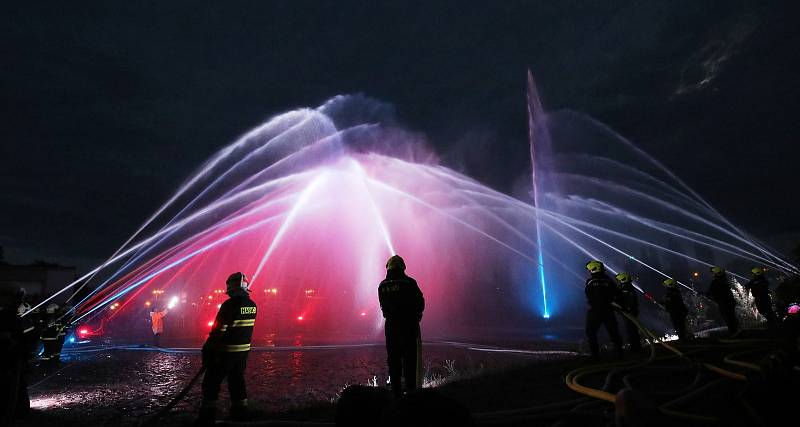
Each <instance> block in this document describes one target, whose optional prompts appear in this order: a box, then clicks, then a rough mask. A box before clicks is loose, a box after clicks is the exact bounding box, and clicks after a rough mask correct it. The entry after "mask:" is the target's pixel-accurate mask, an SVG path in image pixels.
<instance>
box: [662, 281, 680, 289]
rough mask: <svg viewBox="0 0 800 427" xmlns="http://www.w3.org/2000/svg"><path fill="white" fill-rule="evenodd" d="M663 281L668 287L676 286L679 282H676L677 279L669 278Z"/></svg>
mask: <svg viewBox="0 0 800 427" xmlns="http://www.w3.org/2000/svg"><path fill="white" fill-rule="evenodd" d="M662 283H664V286H666V287H668V288H674V287H675V284H676V283H678V282H676V281H675V279H667V280H664V282H662Z"/></svg>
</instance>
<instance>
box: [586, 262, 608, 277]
mask: <svg viewBox="0 0 800 427" xmlns="http://www.w3.org/2000/svg"><path fill="white" fill-rule="evenodd" d="M586 269H587V270H589V271H590V272H591V273H593V274H594V273H602V272H604V271H606V268H605V266H604V265H603V263H602V262H600V261H597V260H594V259H593V260H591V261H589V262H587V263H586Z"/></svg>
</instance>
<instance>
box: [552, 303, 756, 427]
mask: <svg viewBox="0 0 800 427" xmlns="http://www.w3.org/2000/svg"><path fill="white" fill-rule="evenodd" d="M615 306H616V304H615ZM615 308H617V309H618V311H619V312H620V313H621V314H622V315H623V316H625V317H626V318H627V319H628V320H630V321H631V322H632V323H633V324H634V325H636V327H637V328H638V329H639V330H640V331H641V332H642V333H643V334H644V335H645V337H647V338H649V339H648V340H647V341H648V343H649V344H650V357H648V359H647V360H646V361H645V362H643V363H639V364H632V365H631V366H630V367H631V368H635V367H637V365H641V366H644V365H647V364H649V363H651V362H652V361H653V360H654V359H655V343H659V344H661V345H662V346H663V347H664V348H666V349H667V350H669V351H671V352H673V353H675V354H676V355H677V356H679V357H682V358H687V359H688V357H687V356H686V355H685V354H684V353H683V352H682V351H680V350H678V349H677V348H675V347H674V346H672V345H670V344H668V343H666V342H664V341H661V340H659V339H658V338H657V337H656V336H655V334H653V333H652V332H651V331H650V330H648V329H647V328H645V327H644V326H643V325H642V324H641V323H639V321H638V319H636V318H635V317H633V316H631V315H630V314H628V313H626V312H625V311H624V310H620V309H619V307H618V306H616V307H615ZM737 354H742V353H737ZM725 361H726V362H727V363H731V364H734V365H737V366H742V367H746V368H749V369H754V368H756V365H753V364H749V363H747V362H741V361H738V360H733V359H731V358H730V356H728V357H726V359H725ZM626 364H627V362H615V363H607V364H602V365H597V366H589V367H583V368H578V369H574V370H572V371H570V372H568V373H567V375H566V377H565V379H564V380H565V382H566V385H567V387H569V388H570V389H572V390H573V391H576V392H578V393H580V394H583V395H586V396H589V397H593V398H595V399H600V400H604V401H606V402H611V403H615V401H616V395H615V394H613V393H610V392H607V391H605V390H599V389H596V388H592V387H588V386H585V385H582V384H580V383H579V382H578V380H580V379H581V378H582V377H584V376H586V375H590V374H594V373H598V372H602V371H604V370H607V369H609V368H615V367H621V366H625V365H626ZM702 365H703V367H705V368H706V369H708V370H710V371H712V372H714V373H717V374H719V375H722V376H724V377H726V378H729V379H732V380H735V381H747V377H746V376H744V375H742V374H739V373H736V372H731V371H729V370H726V369H723V368H720V367H719V366H716V365H713V364H710V363H705V362H703V363H702ZM758 369H760V368H758ZM659 411H660V412H661V413H662V414H664V415H668V416H672V417H676V418H682V419H687V420H693V421H699V422H706V423H715V422H717V419H716V418H715V417H708V416H703V415H695V414H686V413H683V412H677V411H673V410H669V409H665V408H659Z"/></svg>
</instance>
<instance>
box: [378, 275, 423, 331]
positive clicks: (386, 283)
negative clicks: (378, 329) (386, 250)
mask: <svg viewBox="0 0 800 427" xmlns="http://www.w3.org/2000/svg"><path fill="white" fill-rule="evenodd" d="M378 302H380V305H381V311H382V312H383V317H384V318H386V320H389V321H399V322H404V321H408V322H419V321H420V320H422V312H423V311H424V310H425V298H424V297H423V296H422V291H421V290H420V289H419V286H418V285H417V281H416V280H414V279H412V278H410V277H408V276H406V274H405V273H404V272H402V271H396V270H389V271H387V272H386V279H384V280H383V281H381V283H380V285H378Z"/></svg>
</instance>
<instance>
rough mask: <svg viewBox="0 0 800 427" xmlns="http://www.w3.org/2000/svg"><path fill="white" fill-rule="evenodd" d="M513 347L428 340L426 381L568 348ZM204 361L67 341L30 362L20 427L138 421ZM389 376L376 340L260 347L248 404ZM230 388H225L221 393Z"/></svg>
mask: <svg viewBox="0 0 800 427" xmlns="http://www.w3.org/2000/svg"><path fill="white" fill-rule="evenodd" d="M509 344H510V343H504V344H503V345H502V346H497V345H495V346H488V345H473V344H465V343H452V342H436V343H426V344H425V345H424V352H423V354H424V355H423V358H424V366H425V379H426V383H427V385H429V386H436V385H439V384H442V383H444V382H446V381H448V380H449V379H454V378H465V377H469V376H471V375H478V374H481V373H487V372H492V371H502V370H505V369H510V368H513V367H516V366H519V365H521V364H528V363H531V362H535V361H538V360H553V359H561V358H568V357H572V356H573V354H574V353H572V352H569V351H553V350H554V349H553V347H554V346H553V344H549V343H539V344H534V343H527V344H515V345H509ZM200 365H201V364H200V354H199V352H198V351H197V350H196V349H154V348H150V347H138V346H91V345H87V346H83V347H73V348H72V349H71V350H68V351H66V352H65V355H64V356H63V358H62V362H61V363H60V364H59V365H56V366H47V365H41V364H39V365H37V366H34V369H33V372H32V373H31V375H30V381H29V382H30V384H31V387H30V395H31V406H32V407H33V408H34V409H35V413H34V415H33V416H32V417H31V419H29V420H27V421H25V422H23V423H22V424H21V425H23V426H28V425H30V426H33V425H49V424H55V423H58V425H60V426H72V425H82V426H86V425H135V424H137V423H138V422H139V421H141V420H144V419H146V418H147V416H148V415H149V414H152V413H154V412H156V411H158V410H159V409H161V408H162V407H163V406H164V405H166V404H167V403H168V402H169V401H170V400H171V399H172V397H173V396H174V395H175V394H176V393H178V392H179V391H180V390H181V389H182V388H183V387H184V386H185V385H186V384H187V383H188V382H189V380H190V379H191V378H192V377H194V376H195V374H196V373H197V372H198V370H199V369H200ZM387 377H388V375H387V369H386V353H385V348H384V347H383V345H382V344H358V345H351V346H305V347H285V348H261V349H257V350H254V351H252V352H251V354H250V358H249V362H248V370H247V385H248V393H249V398H250V402H251V406H252V407H254V408H258V409H259V410H260V411H263V412H266V413H285V412H287V411H292V410H299V409H302V410H305V411H306V412H308V408H314V407H328V408H329V407H330V405H331V402H335V400H336V398H337V397H338V394H339V393H340V392H341V390H342V389H343V388H344V387H345V386H347V385H349V384H364V385H367V384H373V385H378V386H385V384H386V380H387ZM199 388H200V387H199V385H196V386H195V387H194V388H193V389H192V390H191V391H190V392H189V394H188V395H187V397H186V398H185V399H184V400H183V401H182V402H181V403H179V404H178V405H177V406H176V407H175V409H174V410H173V411H172V412H170V414H169V415H168V416H167V417H166V421H167V423H168V424H170V425H180V424H182V423H184V422H186V421H187V420H188V419H190V415H192V414H194V413H196V411H197V408H198V407H199V403H200V400H201V398H200V391H199ZM226 393H227V390H226V389H225V388H224V387H223V396H222V398H223V399H225V398H226ZM312 412H313V409H312Z"/></svg>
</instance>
